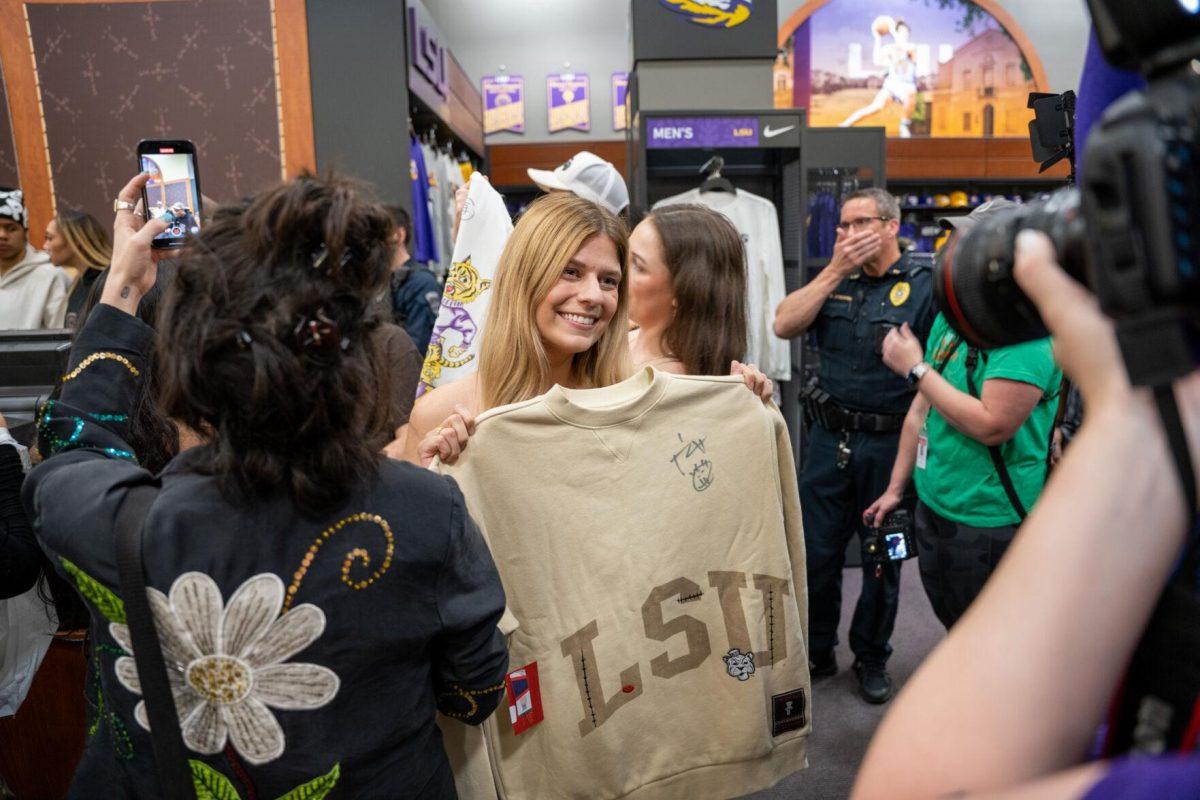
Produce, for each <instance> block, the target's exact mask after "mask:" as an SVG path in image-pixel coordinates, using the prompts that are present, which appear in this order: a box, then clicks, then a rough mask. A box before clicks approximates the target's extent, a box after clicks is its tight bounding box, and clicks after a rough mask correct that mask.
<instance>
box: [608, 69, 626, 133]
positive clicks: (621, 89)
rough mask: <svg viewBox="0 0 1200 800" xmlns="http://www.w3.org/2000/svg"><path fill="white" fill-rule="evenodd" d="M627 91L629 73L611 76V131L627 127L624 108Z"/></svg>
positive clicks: (616, 73)
mask: <svg viewBox="0 0 1200 800" xmlns="http://www.w3.org/2000/svg"><path fill="white" fill-rule="evenodd" d="M628 91H629V73H628V72H614V73H613V74H612V112H613V130H614V131H623V130H625V129H626V128H628V127H629V116H628V113H627V109H626V108H625V95H626V94H627V93H628Z"/></svg>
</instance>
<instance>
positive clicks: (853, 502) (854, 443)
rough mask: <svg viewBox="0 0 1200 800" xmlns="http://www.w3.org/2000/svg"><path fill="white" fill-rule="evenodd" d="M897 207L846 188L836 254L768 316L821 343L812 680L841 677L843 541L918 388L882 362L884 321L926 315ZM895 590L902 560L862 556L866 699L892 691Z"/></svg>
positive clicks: (811, 475) (879, 479) (878, 480)
mask: <svg viewBox="0 0 1200 800" xmlns="http://www.w3.org/2000/svg"><path fill="white" fill-rule="evenodd" d="M899 216H900V207H899V204H898V203H897V202H896V199H895V198H894V197H892V196H891V195H890V194H888V193H887V192H886V191H884V190H882V189H864V190H861V191H858V192H855V193H853V194H851V195H849V196H848V197H847V198H846V200H845V202H844V203H843V205H842V210H841V220H840V222H839V224H838V233H837V242H836V243H835V244H834V248H833V260H832V261H830V262H829V265H828V266H826V267H825V268H824V269H823V270H822V271H821V273H820V274H819V275H817V276H816V277H815V278H813V280H812V281H810V282H809V283H808V285H806V286H805V287H804V288H802V289H799V290H797V291H795V292H792V293H791V294H790V295H788V296H787V297H786V298H784V301H783V302H782V303H780V305H779V309H778V310H777V311H776V314H775V335H776V336H779V337H782V338H792V337H796V336H800V335H802V334H803V333H804V332H805V331H807V330H808V329H809V328H810V327H812V328H814V329H815V332H816V336H817V343H818V346H819V347H820V353H821V363H820V368H819V372H818V376H819V379H820V386H819V388H810V389H807V390H806V391H805V397H804V403H805V417H806V418H807V419H808V420H810V422H811V424H810V427H809V436H810V439H809V444H808V454H807V457H806V460H805V463H804V467H803V469H802V471H801V475H800V502H801V507H802V509H803V512H804V538H805V545H806V547H807V555H808V586H809V620H810V623H811V628H810V631H809V652H810V655H811V659H812V670H811V674H812V676H813V677H814V678H818V677H822V676H829V675H834V674H836V673H837V662H836V660H835V658H834V652H833V648H834V645H835V644H836V643H837V626H838V620H839V618H840V608H841V601H842V566H843V564H844V561H845V553H846V546H847V544H848V542H849V541H850V539H851V537H853V536H854V533H855V531H856V529H857V530H859V532H860V534H861V537H862V540H863V542H864V543H865V542H867V540H868V529H867V528H865V527H863V528H861V529H860V528H859V527H858V525H857V524H856V523H857V517H858V511H859V509H861V508H863V506H864V505H865V504H866V503H868V502H870V501H871V500H872V499H874V498H875V497H878V496H879V494H880V493H881V492H882V491H883V490H884V488H885V487H886V486H887V481H888V472H889V470H890V469H891V467H892V463H893V461H894V460H895V457H896V448H897V445H898V444H899V441H900V428H901V424H902V423H903V421H904V412H905V411H906V410H907V409H908V407H909V404H910V402H911V400H912V397H913V390H912V389H911V388H910V387H909V386H908V385H907V384H906V383H905V382H904V380H903V377H896V376H895V375H893V374H892V373H891V372H890V371H889V370H888V368H887V367H886V366H885V365H884V364H883V362H882V361H881V360H880V353H881V350H880V343H881V342H882V340H883V337H884V334H885V333H886V332H887V330H888V329H889V328H895V327H898V326H900V325H902V324H907V325H910V326H912V329H913V330H915V331H917V335H919V336H921V337H924V336H925V334H926V333H927V332H928V331H929V326H930V324H931V323H932V322H933V290H932V281H931V280H930V272H929V270H928V268H927V267H926V265H925V264H922V263H919V262H918V261H916V260H915V259H913V258H912V257H911V256H908V255H905V256H901V254H900V247H899V245H898V243H897V241H896V234H897V232H898V231H899V228H900V222H899V219H898V218H899ZM899 595H900V564H899V562H896V561H890V560H888V561H886V562H885V563H878V564H877V563H872V561H871V560H870V559H868V558H864V559H863V587H862V594H861V595H860V596H859V599H858V606H857V608H856V609H855V612H854V621H853V623H852V624H851V626H850V648H851V650H853V652H854V656H855V663H854V671H855V673H856V675H857V678H858V683H859V691H860V693H861V694H862V696H863V698H864V699H865V700H867V701H868V702H870V703H884V702H887V700H888V699H889V698H890V697H891V695H892V680H891V677H890V676H889V675H888V673H887V668H886V664H887V660H888V657H889V656H890V655H891V652H892V648H891V645H890V644H889V643H888V639H889V638H891V635H892V628H893V627H894V625H895V622H896V610H897V607H898V605H899Z"/></svg>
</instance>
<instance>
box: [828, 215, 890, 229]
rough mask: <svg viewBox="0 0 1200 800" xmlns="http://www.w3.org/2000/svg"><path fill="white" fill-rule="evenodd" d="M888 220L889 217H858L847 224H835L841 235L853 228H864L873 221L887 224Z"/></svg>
mask: <svg viewBox="0 0 1200 800" xmlns="http://www.w3.org/2000/svg"><path fill="white" fill-rule="evenodd" d="M889 219H891V217H859V218H858V219H852V220H850V221H849V222H839V223H838V224H837V229H838V230H839V231H841V232H842V233H845V232H846V231H849V230H852V229H854V228H865V227H867V226H868V225H870V224H871V223H872V222H874V221H875V220H879V221H880V222H887V221H888V220H889Z"/></svg>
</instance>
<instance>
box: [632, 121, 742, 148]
mask: <svg viewBox="0 0 1200 800" xmlns="http://www.w3.org/2000/svg"><path fill="white" fill-rule="evenodd" d="M685 147H758V118H757V117H662V118H657V119H650V120H647V121H646V148H647V149H648V150H667V149H671V148H685Z"/></svg>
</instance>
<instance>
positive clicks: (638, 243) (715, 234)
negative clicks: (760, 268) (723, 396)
mask: <svg viewBox="0 0 1200 800" xmlns="http://www.w3.org/2000/svg"><path fill="white" fill-rule="evenodd" d="M629 300H630V303H629V317H630V320H631V321H632V322H633V323H634V324H635V325H637V326H638V329H637V330H636V331H633V332H632V333H631V334H630V335H629V350H630V353H631V354H632V355H633V361H634V363H635V364H636V365H638V366H644V365H647V364H649V365H651V366H653V367H654V368H655V369H659V370H662V371H664V372H675V373H682V374H686V375H726V374H728V373H729V365H730V362H732V361H736V360H738V359H740V358H742V357H743V354H744V353H745V352H746V252H745V248H744V247H743V245H742V239H741V237H740V236H739V235H738V232H737V229H736V228H734V227H733V223H731V222H730V221H729V220H728V219H726V218H725V217H724V216H723V215H722V214H718V213H717V212H716V211H713V210H711V209H709V208H705V207H704V206H698V205H675V206H664V207H663V208H661V209H659V210H657V211H654V212H652V213H651V214H650V215H649V216H647V217H646V218H645V219H644V220H642V222H640V223H639V224H638V226H637V227H636V228H634V229H633V233H632V234H630V236H629Z"/></svg>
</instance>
